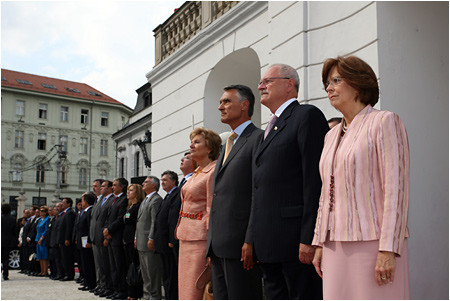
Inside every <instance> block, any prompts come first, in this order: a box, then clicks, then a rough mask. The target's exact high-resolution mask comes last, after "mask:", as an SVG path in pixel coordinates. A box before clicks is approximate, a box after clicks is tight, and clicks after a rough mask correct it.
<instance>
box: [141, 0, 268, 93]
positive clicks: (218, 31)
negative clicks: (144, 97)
mask: <svg viewBox="0 0 450 301" xmlns="http://www.w3.org/2000/svg"><path fill="white" fill-rule="evenodd" d="M267 7H268V1H241V2H239V4H238V5H236V6H234V7H233V8H231V9H230V10H229V11H228V12H227V13H226V14H225V15H224V16H222V17H221V18H219V19H217V20H216V21H214V22H213V23H212V24H211V25H209V26H208V27H206V28H205V29H203V30H202V31H200V32H199V33H197V34H196V36H195V37H193V38H192V39H191V40H189V41H188V42H187V43H186V44H184V45H183V46H181V47H180V48H179V49H178V50H177V51H175V52H174V53H172V54H171V55H170V56H169V57H168V58H166V59H164V60H163V61H162V62H161V63H160V64H158V65H157V66H156V67H155V69H153V70H152V71H150V72H148V73H147V74H146V77H147V80H148V82H150V83H151V84H152V86H153V87H155V86H156V85H157V84H158V83H160V82H162V81H164V80H166V78H167V77H168V76H170V75H171V74H172V73H174V72H175V71H176V70H178V69H181V68H182V67H183V66H185V65H186V64H188V63H190V62H191V61H193V60H194V59H196V58H197V57H199V56H201V55H202V54H203V53H204V52H205V51H207V50H208V49H210V48H211V47H213V46H214V45H215V44H216V43H217V42H218V41H220V40H222V39H223V38H224V37H226V36H227V35H229V34H230V33H232V32H234V31H236V30H238V29H239V28H241V27H242V26H243V25H244V24H246V23H248V22H249V21H250V20H252V19H254V18H255V17H257V16H259V15H260V14H261V13H263V12H264V11H266V10H267Z"/></svg>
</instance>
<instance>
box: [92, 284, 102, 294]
mask: <svg viewBox="0 0 450 301" xmlns="http://www.w3.org/2000/svg"><path fill="white" fill-rule="evenodd" d="M99 290H101V288H99V287H98V286H96V287H94V288H93V289H91V290H90V291H89V292H90V293H95V292H98V291H99Z"/></svg>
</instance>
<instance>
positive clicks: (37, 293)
mask: <svg viewBox="0 0 450 301" xmlns="http://www.w3.org/2000/svg"><path fill="white" fill-rule="evenodd" d="M79 287H80V285H79V284H78V283H76V282H75V281H58V280H51V279H50V278H48V277H32V276H27V275H24V274H20V273H19V271H17V270H10V271H9V280H7V281H5V280H3V278H1V300H101V299H102V300H108V299H105V298H100V297H98V296H96V295H94V294H92V293H89V292H85V291H80V290H79V289H78V288H79Z"/></svg>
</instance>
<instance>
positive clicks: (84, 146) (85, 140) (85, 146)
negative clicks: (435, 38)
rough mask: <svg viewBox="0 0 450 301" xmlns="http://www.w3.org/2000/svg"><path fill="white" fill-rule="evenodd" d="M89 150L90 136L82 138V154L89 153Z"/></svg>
mask: <svg viewBox="0 0 450 301" xmlns="http://www.w3.org/2000/svg"><path fill="white" fill-rule="evenodd" d="M87 150H88V138H84V137H81V138H80V154H87Z"/></svg>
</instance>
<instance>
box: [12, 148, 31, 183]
mask: <svg viewBox="0 0 450 301" xmlns="http://www.w3.org/2000/svg"><path fill="white" fill-rule="evenodd" d="M26 165H27V159H26V158H25V157H24V155H22V154H15V155H13V156H12V157H11V171H10V173H11V174H12V181H13V182H22V181H23V177H22V172H23V167H24V166H26Z"/></svg>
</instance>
